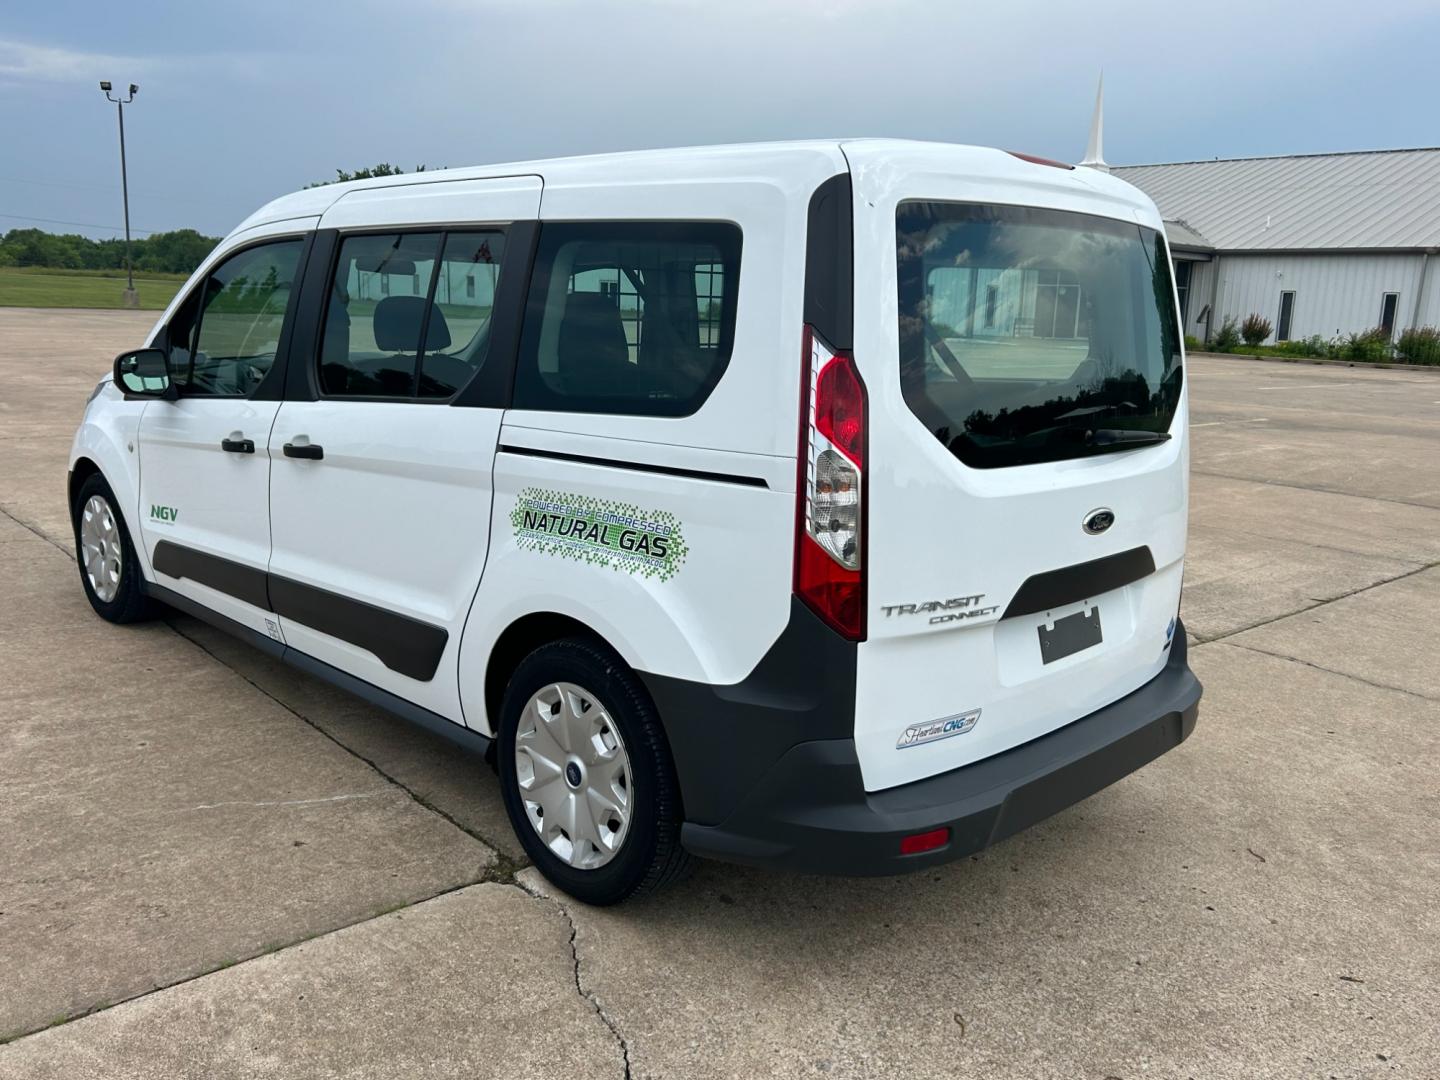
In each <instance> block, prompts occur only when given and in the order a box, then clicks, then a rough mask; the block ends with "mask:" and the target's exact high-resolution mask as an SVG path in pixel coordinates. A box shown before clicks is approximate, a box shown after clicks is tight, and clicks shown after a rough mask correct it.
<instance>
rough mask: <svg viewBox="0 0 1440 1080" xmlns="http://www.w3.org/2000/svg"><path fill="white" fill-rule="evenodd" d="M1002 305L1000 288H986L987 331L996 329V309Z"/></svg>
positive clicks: (991, 286)
mask: <svg viewBox="0 0 1440 1080" xmlns="http://www.w3.org/2000/svg"><path fill="white" fill-rule="evenodd" d="M999 305H1000V286H999V285H995V284H993V283H992V284H990V285H986V286H985V329H986V330H993V329H995V309H996V308H997V307H999Z"/></svg>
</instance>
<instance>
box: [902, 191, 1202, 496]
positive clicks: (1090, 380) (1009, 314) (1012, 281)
mask: <svg viewBox="0 0 1440 1080" xmlns="http://www.w3.org/2000/svg"><path fill="white" fill-rule="evenodd" d="M895 230H896V246H897V255H898V266H897V270H898V279H899V293H900V295H899V299H900V309H899V315H900V375H901V384H902V387H903V390H904V394H905V401H906V404H908V405H909V406H910V409H911V411H912V412H913V413H914V414H915V415H916V416H918V417H919V418H920V420H921V421H922V422H923V423H924V424H925V426H926V427H928V428H929V429H930V430H931V431H932V432H934V434H935V436H936V438H938V439H939V440H940V441H941V442H942V443H944V444H945V445H946V446H948V447H949V448H950V450H951V451H952V452H953V453H954V454H955V456H956V457H958V458H959V459H960V460H961V461H963V462H964V463H965V464H967V465H971V466H974V467H976V468H997V467H1002V466H1007V465H1027V464H1033V463H1036V462H1043V461H1057V460H1060V459H1063V458H1073V457H1082V456H1085V455H1088V454H1099V453H1108V452H1114V451H1116V450H1131V449H1135V448H1136V447H1137V446H1143V445H1145V444H1146V443H1148V442H1155V441H1160V440H1161V439H1163V438H1166V437H1167V436H1166V435H1165V434H1164V433H1165V432H1166V431H1167V430H1168V429H1169V427H1170V421H1171V420H1172V419H1173V418H1174V416H1175V409H1176V406H1177V405H1178V404H1179V400H1180V381H1181V366H1180V341H1179V333H1178V329H1177V326H1176V321H1175V293H1174V288H1173V286H1172V285H1171V279H1170V262H1169V259H1168V258H1167V257H1166V254H1165V244H1164V241H1163V240H1162V239H1161V237H1160V234H1159V233H1158V232H1156V230H1154V229H1148V228H1145V227H1143V226H1141V225H1137V224H1133V223H1127V222H1123V221H1116V220H1112V219H1110V218H1100V217H1093V216H1091V215H1088V214H1075V213H1069V212H1066V211H1059V210H1041V209H1033V208H1028V207H1008V206H979V205H973V204H969V203H945V202H904V203H901V204H900V207H899V209H898V210H897V211H896V215H895Z"/></svg>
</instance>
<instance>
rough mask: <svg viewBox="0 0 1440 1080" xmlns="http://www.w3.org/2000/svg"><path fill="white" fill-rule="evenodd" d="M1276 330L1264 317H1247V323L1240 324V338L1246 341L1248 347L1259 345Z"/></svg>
mask: <svg viewBox="0 0 1440 1080" xmlns="http://www.w3.org/2000/svg"><path fill="white" fill-rule="evenodd" d="M1274 329H1275V328H1274V327H1273V326H1271V325H1270V320H1269V319H1267V318H1265V316H1264V315H1253V314H1252V315H1246V316H1245V321H1244V322H1243V323H1241V324H1240V336H1241V337H1243V338H1244V339H1245V344H1246V345H1259V344H1260V343H1261V342H1262V341H1264V340H1265V339H1266V338H1267V337H1269V336H1270V332H1271V331H1272V330H1274Z"/></svg>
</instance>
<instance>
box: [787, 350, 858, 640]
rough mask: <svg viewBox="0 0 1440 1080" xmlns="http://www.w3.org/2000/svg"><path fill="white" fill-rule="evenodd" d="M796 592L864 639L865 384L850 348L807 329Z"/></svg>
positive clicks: (852, 636)
mask: <svg viewBox="0 0 1440 1080" xmlns="http://www.w3.org/2000/svg"><path fill="white" fill-rule="evenodd" d="M802 360H803V370H804V381H803V383H802V394H801V409H802V411H801V414H800V472H799V484H798V485H797V503H796V515H795V519H796V520H795V594H796V595H797V596H799V597H800V599H802V600H803V601H805V603H806V604H807V605H809V607H810V608H811V609H812V610H813V611H814V612H815V613H816V614H817V615H819V616H820V617H821V618H822V619H824V620H825V621H826V622H827V623H829V624H830V625H831V626H833V627H834V628H835V629H836V630H838V631H839V632H840V633H841V634H843V635H844V636H845V637H847V638H849V639H850V640H851V641H863V640H864V638H865V552H864V545H865V456H866V445H865V444H866V416H865V384H864V383H862V382H861V381H860V373H859V371H857V370H856V368H855V360H854V358H853V357H851V356H850V355H849V354H848V353H845V352H841V351H839V350H836V349H832V348H830V347H829V346H828V345H826V344H825V342H823V341H822V340H821V339H820V337H819V336H818V335H817V334H816V333H815V331H814V330H812V329H811V328H810V327H808V326H807V327H806V328H805V348H804V356H803V358H802Z"/></svg>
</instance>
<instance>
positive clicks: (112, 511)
mask: <svg viewBox="0 0 1440 1080" xmlns="http://www.w3.org/2000/svg"><path fill="white" fill-rule="evenodd" d="M107 517H108V522H107V521H106V520H105V519H106V518H107ZM70 519H71V523H72V524H73V525H74V530H75V561H76V565H77V566H78V567H79V569H80V584H81V585H82V586H83V588H84V589H85V598H86V599H87V600H89V601H90V606H91V607H92V608H94V609H95V614H97V615H99V616H100V617H101V618H102V619H104V620H105V621H106V622H112V623H131V622H139V621H141V620H142V619H148V618H150V617H152V616H153V614H154V612H155V605H154V602H153V601H151V599H150V598H149V597H148V596H146V595H145V579H144V576H143V575H142V574H141V573H140V563H139V561H138V560H137V559H136V558H135V545H134V543H132V542H131V539H130V530H129V529H128V528H126V525H125V517H124V515H123V514H121V513H120V506H119V503H118V502H117V501H116V499H115V493H114V492H113V491H111V490H110V485H109V484H107V483H106V482H105V477H103V476H102V475H100V474H99V473H93V474H91V475H90V476H89V477H88V478H86V480H85V482H84V483H83V484H81V485H80V490H79V492H78V493H77V494H76V496H75V504H74V505H73V506H71V508H70ZM90 521H95V522H96V526H97V528H98V529H99V533H100V535H101V536H102V537H103V547H102V548H100V549H98V550H97V547H96V544H95V542H94V540H95V536H96V532H95V531H92V530H91V529H90V528H89V527H88V523H89V522H90ZM87 540H88V550H87ZM117 574H118V577H116V575H117ZM112 590H113V592H112Z"/></svg>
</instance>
